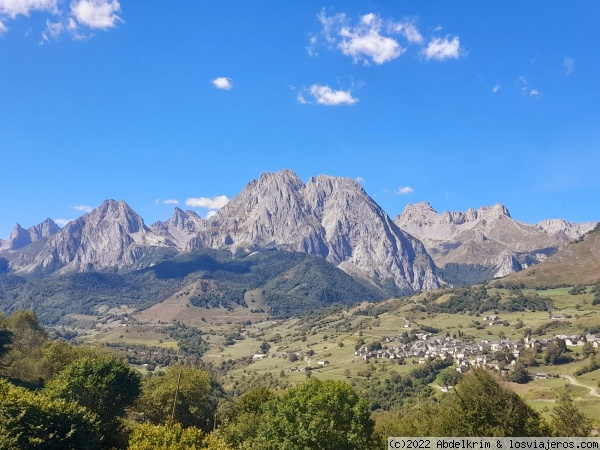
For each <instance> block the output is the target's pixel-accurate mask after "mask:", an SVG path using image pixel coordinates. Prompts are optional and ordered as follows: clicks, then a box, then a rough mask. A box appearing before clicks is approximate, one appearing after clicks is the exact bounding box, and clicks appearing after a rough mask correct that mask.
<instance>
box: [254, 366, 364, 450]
mask: <svg viewBox="0 0 600 450" xmlns="http://www.w3.org/2000/svg"><path fill="white" fill-rule="evenodd" d="M263 411H264V412H263V414H262V415H261V417H260V420H259V421H258V422H257V432H256V437H255V438H254V439H252V441H251V442H252V443H251V445H250V448H255V449H265V450H268V449H274V450H275V449H290V450H291V449H298V448H310V449H322V450H326V449H330V450H361V449H368V448H371V445H372V443H371V434H372V430H373V420H372V419H371V417H370V415H369V411H368V408H367V405H366V403H365V402H364V401H363V400H361V399H360V398H359V397H358V395H356V393H355V392H354V391H353V390H352V388H351V387H350V386H349V385H348V384H346V383H343V382H338V381H320V380H318V379H313V378H311V380H310V381H308V382H306V383H304V384H302V385H300V386H297V387H294V388H291V389H288V390H287V391H285V392H284V393H283V395H281V397H276V398H274V399H273V400H270V401H268V402H266V403H265V404H264V406H263Z"/></svg>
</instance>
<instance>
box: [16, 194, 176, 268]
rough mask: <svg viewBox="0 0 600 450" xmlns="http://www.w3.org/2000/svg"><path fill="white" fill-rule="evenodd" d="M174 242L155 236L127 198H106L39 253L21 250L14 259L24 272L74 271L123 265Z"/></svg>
mask: <svg viewBox="0 0 600 450" xmlns="http://www.w3.org/2000/svg"><path fill="white" fill-rule="evenodd" d="M169 246H172V244H171V243H169V242H167V241H166V240H165V239H164V238H162V237H159V236H156V235H155V234H154V233H152V232H151V231H150V229H149V228H148V227H146V226H145V225H144V221H143V219H142V218H141V217H140V216H139V215H138V214H137V213H136V212H135V211H134V210H133V209H131V208H130V207H129V205H127V203H125V202H124V201H120V202H117V201H115V200H106V201H105V202H104V203H102V205H100V206H99V207H98V208H96V209H94V210H93V211H92V212H90V213H88V214H85V215H84V216H82V217H80V218H79V219H77V220H74V221H72V222H69V223H68V224H67V225H65V227H64V228H62V229H61V230H60V231H59V232H58V233H56V234H54V235H52V236H51V237H50V238H49V239H48V240H47V241H46V242H45V244H44V245H43V247H42V248H41V249H40V250H39V251H38V252H36V253H35V254H33V255H32V254H31V252H22V253H21V254H19V255H17V257H16V258H15V259H13V260H12V261H11V267H12V269H15V270H17V271H23V272H38V271H54V270H59V271H60V272H74V271H90V270H98V269H104V268H121V267H125V266H128V265H131V264H133V263H134V262H135V261H137V260H139V259H140V258H141V257H143V256H145V255H147V254H148V253H150V252H151V251H152V250H153V249H155V248H160V247H169Z"/></svg>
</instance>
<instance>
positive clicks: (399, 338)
mask: <svg viewBox="0 0 600 450" xmlns="http://www.w3.org/2000/svg"><path fill="white" fill-rule="evenodd" d="M486 319H487V318H486ZM560 340H562V341H564V345H566V347H582V346H584V345H585V344H586V343H587V342H589V343H591V344H592V346H593V347H594V348H598V347H600V336H597V335H594V334H587V335H556V336H555V337H554V338H549V339H536V338H533V337H531V336H530V335H528V336H526V337H525V338H523V339H520V340H511V339H500V340H494V341H492V340H486V339H482V340H481V341H480V342H476V341H475V340H474V339H472V338H467V337H464V336H460V337H456V335H454V336H450V335H449V334H446V335H445V336H441V335H439V334H437V335H434V334H430V333H414V334H412V337H409V335H408V333H406V332H405V333H403V334H398V335H396V336H393V337H386V338H384V340H383V342H375V343H372V344H371V345H361V346H360V347H358V348H357V349H356V350H355V352H354V355H355V356H357V357H360V358H361V359H363V360H365V361H369V360H371V359H381V358H388V359H393V360H399V361H402V362H408V361H409V360H410V361H412V362H413V363H418V364H425V363H426V361H427V360H430V359H435V358H439V359H443V360H444V359H445V360H451V361H452V362H453V363H454V364H455V365H456V370H457V371H458V372H460V373H463V372H467V371H468V370H469V369H471V368H475V367H482V368H487V369H492V370H497V371H499V372H502V373H504V374H507V373H508V372H509V371H510V370H511V369H512V368H513V367H514V365H515V363H516V359H517V358H518V357H520V356H523V353H524V351H525V350H526V349H529V350H533V351H534V352H535V353H541V352H543V351H545V350H546V349H547V347H548V344H550V343H551V342H555V343H559V341H560ZM535 376H536V378H545V377H547V376H548V375H547V374H544V373H536V374H535Z"/></svg>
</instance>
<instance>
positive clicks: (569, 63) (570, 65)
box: [563, 58, 575, 75]
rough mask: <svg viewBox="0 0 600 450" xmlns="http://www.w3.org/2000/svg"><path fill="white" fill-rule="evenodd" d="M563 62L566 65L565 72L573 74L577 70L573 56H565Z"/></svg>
mask: <svg viewBox="0 0 600 450" xmlns="http://www.w3.org/2000/svg"><path fill="white" fill-rule="evenodd" d="M563 64H564V66H565V74H566V75H571V74H572V73H573V71H574V70H575V60H574V59H573V58H565V59H564V61H563Z"/></svg>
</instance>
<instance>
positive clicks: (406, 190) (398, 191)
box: [394, 186, 415, 195]
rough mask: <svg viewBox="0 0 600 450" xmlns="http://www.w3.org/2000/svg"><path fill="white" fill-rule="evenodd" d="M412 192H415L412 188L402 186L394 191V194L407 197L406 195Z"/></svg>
mask: <svg viewBox="0 0 600 450" xmlns="http://www.w3.org/2000/svg"><path fill="white" fill-rule="evenodd" d="M413 192H415V190H414V189H413V188H411V187H410V186H404V187H400V188H398V189H396V190H395V191H394V194H396V195H407V194H412V193H413Z"/></svg>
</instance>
